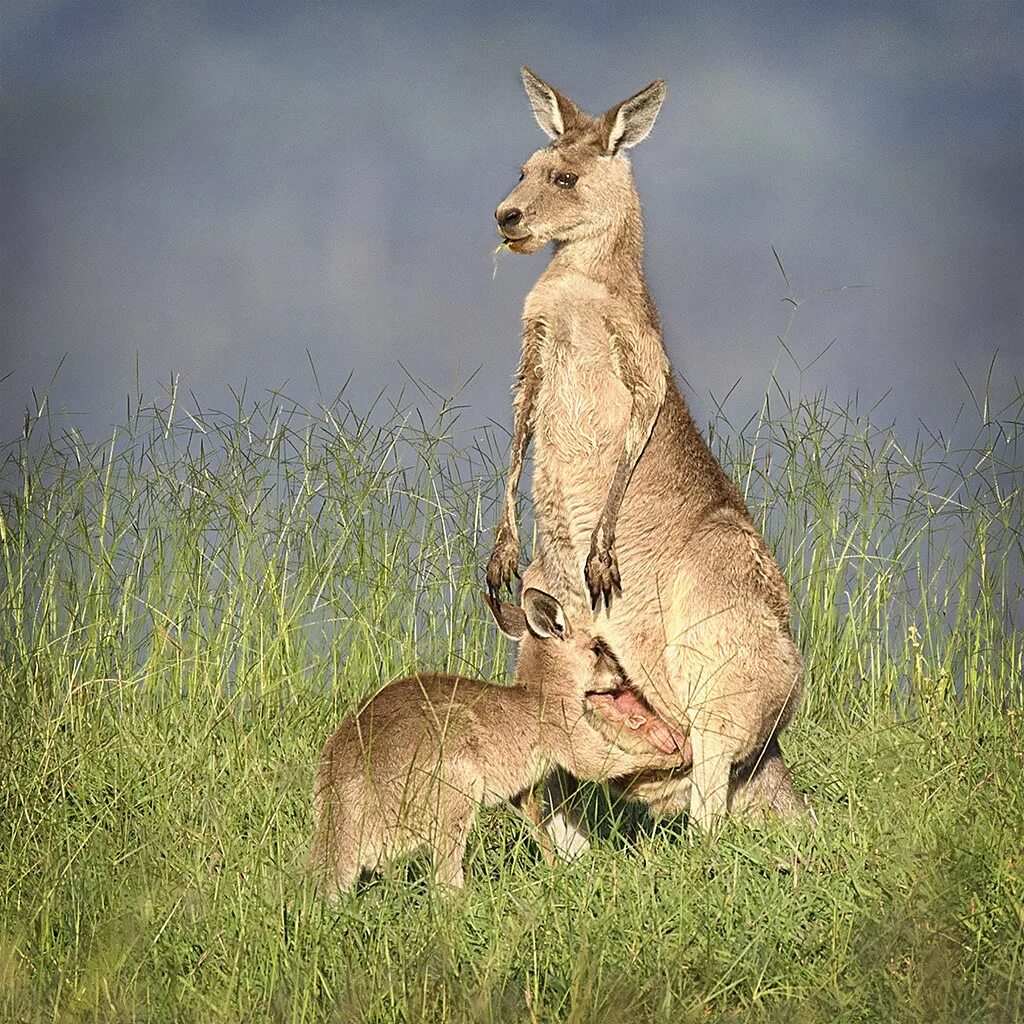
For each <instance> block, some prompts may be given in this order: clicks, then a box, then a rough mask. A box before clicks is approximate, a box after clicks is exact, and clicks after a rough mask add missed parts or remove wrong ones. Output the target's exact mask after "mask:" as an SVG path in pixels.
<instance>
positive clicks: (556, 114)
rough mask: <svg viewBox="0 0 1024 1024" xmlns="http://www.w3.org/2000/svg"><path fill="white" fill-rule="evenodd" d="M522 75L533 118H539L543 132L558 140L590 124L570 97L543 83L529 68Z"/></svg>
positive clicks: (538, 121) (538, 122) (524, 69)
mask: <svg viewBox="0 0 1024 1024" xmlns="http://www.w3.org/2000/svg"><path fill="white" fill-rule="evenodd" d="M522 75H523V85H524V87H525V88H526V95H527V96H528V97H529V98H530V106H532V107H533V116H534V117H535V118H537V124H539V125H540V127H541V131H543V132H546V133H547V134H548V135H549V136H550V137H551V138H552V139H557V138H558V136H559V135H562V134H563V133H564V132H567V131H568V130H569V129H570V128H582V127H583V126H584V125H586V124H587V123H588V121H589V118H588V117H587V115H586V114H584V113H583V111H582V110H580V108H579V107H577V106H576V104H575V103H573V101H572V100H571V99H569V97H568V96H563V95H562V94H561V93H560V92H559V91H558V90H557V89H555V88H554V87H553V86H550V85H548V83H547V82H544V81H541V79H539V78H538V77H537V76H536V75H535V74H534V73H533V72H532V71H531V70H530V69H529V68H526V67H524V68H523V70H522Z"/></svg>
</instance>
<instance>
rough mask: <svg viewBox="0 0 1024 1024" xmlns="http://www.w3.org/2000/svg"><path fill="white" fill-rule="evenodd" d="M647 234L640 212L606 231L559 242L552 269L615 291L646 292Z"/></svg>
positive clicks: (550, 265) (550, 268)
mask: <svg viewBox="0 0 1024 1024" xmlns="http://www.w3.org/2000/svg"><path fill="white" fill-rule="evenodd" d="M643 254H644V233H643V222H642V221H641V219H640V213H639V211H635V213H634V214H633V215H632V216H629V217H625V218H623V220H621V221H620V222H619V223H617V224H616V225H614V226H613V227H611V228H608V229H607V230H605V231H602V232H599V233H597V234H593V235H588V236H586V237H584V238H577V239H573V240H572V241H566V242H556V243H555V254H554V256H552V258H551V263H550V264H549V270H551V271H552V272H554V273H560V272H566V271H572V272H575V273H578V274H583V275H585V276H586V277H589V278H591V279H592V280H594V281H599V282H600V283H601V284H604V285H607V286H608V287H610V288H611V289H613V290H614V291H641V292H642V291H646V284H645V282H644V270H643Z"/></svg>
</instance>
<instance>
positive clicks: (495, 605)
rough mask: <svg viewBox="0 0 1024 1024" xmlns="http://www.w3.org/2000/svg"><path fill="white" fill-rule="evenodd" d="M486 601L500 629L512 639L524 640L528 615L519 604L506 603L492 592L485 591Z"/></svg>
mask: <svg viewBox="0 0 1024 1024" xmlns="http://www.w3.org/2000/svg"><path fill="white" fill-rule="evenodd" d="M484 603H485V604H486V605H487V607H488V608H490V609H491V614H492V615H493V616H494V621H495V622H496V623H497V624H498V629H500V630H501V631H502V633H504V634H505V636H507V637H510V638H511V639H512V640H522V639H523V636H524V634H525V633H526V615H525V613H524V612H523V609H522V608H520V607H519V605H517V604H506V603H505V602H504V601H495V600H494V598H493V597H491V595H490V594H488V593H486V592H485V593H484Z"/></svg>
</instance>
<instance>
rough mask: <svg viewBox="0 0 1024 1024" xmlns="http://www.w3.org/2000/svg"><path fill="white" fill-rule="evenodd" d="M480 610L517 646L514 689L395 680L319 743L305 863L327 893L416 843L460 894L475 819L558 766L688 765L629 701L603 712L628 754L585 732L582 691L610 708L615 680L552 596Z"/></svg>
mask: <svg viewBox="0 0 1024 1024" xmlns="http://www.w3.org/2000/svg"><path fill="white" fill-rule="evenodd" d="M487 602H488V605H489V607H490V608H491V611H492V613H493V614H494V617H495V619H496V620H497V622H498V625H499V627H500V628H501V629H502V631H503V632H505V633H506V634H508V635H509V636H511V637H512V638H513V639H516V640H523V645H522V648H521V651H520V658H519V666H518V673H517V678H518V679H519V680H520V682H521V684H522V685H516V686H497V685H493V684H489V683H486V682H483V681H481V680H478V679H467V678H465V677H462V676H451V675H436V674H421V675H415V676H410V677H409V678H406V679H399V680H396V681H394V682H392V683H389V684H388V685H387V686H385V687H384V688H383V689H382V690H380V691H379V692H378V693H377V694H376V695H375V696H374V697H372V698H371V699H370V700H369V701H368V702H367V703H366V704H364V705H363V707H362V708H361V709H360V710H359V711H358V712H356V714H354V715H352V716H351V717H349V718H347V719H346V720H345V721H344V722H342V724H341V725H340V726H339V728H338V729H337V731H336V732H335V733H334V734H333V735H332V736H331V738H330V739H329V740H328V741H327V745H326V746H325V747H324V750H323V755H322V759H321V762H320V766H319V768H318V770H317V773H316V781H315V784H314V788H313V810H314V819H315V825H314V835H313V844H312V850H311V855H310V859H311V865H312V868H313V870H314V872H315V873H316V874H317V875H318V876H319V879H320V880H321V882H322V884H323V886H324V889H325V891H326V893H327V895H329V896H337V895H338V894H340V893H342V892H344V891H345V890H347V889H349V888H350V887H351V886H352V885H353V884H354V883H355V882H356V880H357V879H358V877H359V874H360V872H361V871H362V870H363V869H372V868H375V867H377V866H379V865H383V864H386V863H388V862H390V861H392V860H394V859H396V858H398V857H401V856H404V855H407V854H410V853H413V852H414V851H416V850H419V849H422V848H424V847H426V848H428V849H429V850H430V851H431V853H432V855H433V860H434V871H435V877H436V879H437V881H439V882H443V883H447V884H449V885H454V886H461V885H462V884H463V873H462V857H463V853H464V852H465V848H466V840H467V837H468V836H469V831H470V828H471V827H472V825H473V821H474V819H475V817H476V812H477V809H478V808H479V807H481V806H484V807H486V806H490V805H493V804H497V803H500V802H502V801H504V800H509V799H513V798H515V797H517V796H520V795H525V794H526V793H528V792H529V791H530V789H531V787H532V786H533V785H534V784H535V783H537V782H538V781H539V780H541V779H542V778H544V777H545V776H546V775H547V774H548V773H549V771H550V770H551V769H552V767H554V766H556V765H558V766H560V767H563V768H566V769H567V770H569V771H571V772H572V773H573V774H574V775H576V776H577V777H579V778H585V779H606V778H610V777H613V776H619V775H623V774H626V773H631V772H635V771H639V770H642V769H643V768H644V767H663V768H670V767H674V766H678V765H680V764H682V763H684V762H685V761H686V759H687V758H688V757H689V750H688V747H687V745H686V741H685V737H678V736H676V735H675V734H674V733H672V732H671V730H669V729H668V727H667V726H666V725H665V724H664V723H663V722H661V721H660V720H659V719H657V718H656V717H655V716H654V715H653V713H652V714H650V715H648V714H645V713H644V708H643V707H642V706H638V705H636V704H635V703H633V702H621V699H620V703H622V710H621V713H619V714H616V713H615V710H614V707H613V708H612V709H611V710H608V711H606V713H605V715H604V717H605V719H606V721H605V723H604V728H605V729H606V730H607V729H608V724H607V722H608V721H615V720H618V721H619V722H620V723H621V724H622V725H623V726H624V728H625V731H626V733H627V734H628V735H629V743H630V746H632V747H633V748H634V752H627V751H626V750H624V749H622V748H620V747H617V746H615V745H613V743H611V742H609V741H608V740H606V739H603V738H602V736H601V734H600V733H598V732H597V731H596V730H594V729H593V728H592V727H591V726H590V725H589V724H588V722H587V721H586V719H585V716H584V706H585V705H586V704H587V695H588V694H594V695H601V696H600V698H599V702H600V701H603V702H604V703H605V704H612V705H614V703H615V699H616V697H615V695H618V694H619V693H620V692H621V689H622V686H623V680H622V677H621V674H620V671H619V668H618V665H617V663H616V661H615V658H614V656H613V655H612V654H611V653H610V652H609V651H608V649H607V648H606V646H605V645H604V643H603V642H602V641H601V640H600V638H597V637H595V636H593V635H592V634H591V633H589V632H587V631H585V630H582V629H579V630H573V628H572V626H571V625H570V623H569V621H568V619H567V617H566V615H565V613H564V611H563V609H562V606H561V605H560V604H559V603H558V601H556V600H555V598H553V597H551V596H550V595H549V594H546V593H544V592H543V591H540V590H536V589H532V588H531V589H527V590H526V591H525V593H524V594H523V607H522V608H520V607H518V606H515V605H509V604H504V603H500V602H493V601H492V600H491V599H489V598H488V599H487ZM607 694H611V695H613V696H612V697H606V696H604V695H607ZM612 735H614V732H613V733H612ZM636 751H639V752H636Z"/></svg>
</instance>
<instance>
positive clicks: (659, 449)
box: [487, 68, 802, 829]
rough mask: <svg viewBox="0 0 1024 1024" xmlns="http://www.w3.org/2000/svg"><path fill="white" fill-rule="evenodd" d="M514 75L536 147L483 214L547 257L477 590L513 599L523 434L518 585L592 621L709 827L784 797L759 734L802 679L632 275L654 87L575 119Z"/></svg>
mask: <svg viewBox="0 0 1024 1024" xmlns="http://www.w3.org/2000/svg"><path fill="white" fill-rule="evenodd" d="M522 76H523V83H524V85H525V87H526V93H527V96H528V97H529V100H530V103H531V105H532V107H533V112H534V115H535V117H536V119H537V122H538V124H539V125H540V127H541V129H542V130H543V131H544V132H545V133H546V134H547V135H548V136H549V137H550V138H551V140H552V141H551V143H550V144H549V145H548V146H546V147H544V148H543V149H540V150H538V151H537V152H535V153H534V154H533V155H532V156H531V157H530V158H529V159H528V160H527V161H526V163H525V164H524V165H523V168H522V174H521V176H520V179H519V184H518V185H517V186H516V187H515V188H514V189H513V190H512V192H511V193H509V195H508V197H507V198H506V199H505V200H504V202H502V203H501V205H500V206H499V207H498V208H497V210H496V212H495V216H496V218H497V221H498V228H499V231H500V233H501V236H502V238H503V240H504V242H505V243H506V245H507V247H508V248H509V249H511V250H512V251H513V252H517V253H532V252H536V251H537V250H539V249H541V248H542V247H543V246H544V245H546V244H547V243H549V242H552V243H554V251H553V255H552V256H551V260H550V262H549V264H548V266H547V269H546V270H545V271H544V272H543V273H542V274H541V276H540V278H539V280H538V281H537V283H536V284H535V285H534V287H533V289H532V290H531V291H530V293H529V294H528V295H527V297H526V303H525V307H524V312H523V349H522V358H521V360H520V364H519V368H518V372H517V375H516V378H515V384H514V388H513V390H514V399H513V411H514V417H513V419H514V422H513V434H512V446H511V457H510V464H509V472H508V479H507V485H506V490H505V498H504V503H503V507H502V512H501V517H500V520H499V524H498V527H497V530H496V534H495V543H494V550H493V553H492V555H491V557H490V560H489V562H488V565H487V584H488V588H489V590H490V592H491V593H492V594H493V595H497V594H498V593H499V592H500V590H501V589H502V588H503V587H506V586H507V587H509V588H510V589H511V581H512V577H513V575H514V574H515V573H516V570H517V566H518V562H519V553H520V544H519V536H518V530H517V525H516V496H517V491H518V486H519V480H520V476H521V473H522V468H523V461H524V458H525V455H526V452H527V448H528V446H529V444H530V442H531V440H533V442H534V469H533V504H534V512H535V516H536V521H537V527H538V550H537V553H536V557H535V559H534V561H533V562H532V564H531V565H530V566H529V568H528V569H527V571H526V574H525V576H524V579H523V586H524V587H526V586H534V587H541V588H543V589H545V590H547V591H551V592H552V593H555V594H557V595H558V596H559V597H560V598H561V600H562V601H563V602H565V604H566V606H567V608H568V609H569V610H570V611H571V613H572V614H573V615H574V616H577V617H579V616H583V615H585V614H590V613H591V612H594V613H595V614H599V615H600V614H603V615H605V616H606V620H605V621H603V622H602V627H601V632H602V635H603V636H605V637H606V639H607V641H608V643H609V644H610V645H611V647H612V648H613V649H614V650H615V652H616V655H617V657H618V658H619V661H620V662H621V665H622V668H623V669H624V672H625V675H626V677H628V678H629V679H631V680H632V681H633V683H634V684H635V686H636V688H637V689H638V691H639V692H640V693H641V694H642V695H643V696H644V697H645V698H646V700H647V701H648V702H649V704H650V705H651V706H652V707H653V708H655V709H656V710H657V713H658V714H659V716H660V717H661V718H663V719H664V720H665V721H667V722H669V723H672V724H673V726H674V727H676V728H678V729H679V730H680V731H681V732H683V733H688V735H689V738H690V742H691V744H692V750H693V772H692V783H693V784H692V787H690V786H689V781H687V782H686V787H688V788H689V789H690V794H689V797H688V799H689V809H690V815H691V818H692V819H694V820H696V821H697V822H698V823H699V824H700V825H701V826H702V827H703V828H705V829H709V828H711V827H712V825H713V823H714V821H715V820H716V819H717V817H718V816H720V815H721V814H723V813H725V812H726V811H727V810H728V808H729V806H730V803H731V802H732V800H733V798H736V800H737V801H738V802H743V798H742V797H741V796H740V795H739V793H738V790H739V789H742V788H744V787H748V788H749V795H756V794H758V793H762V794H763V793H765V792H768V791H769V790H771V791H772V792H774V793H775V797H774V798H773V799H774V801H775V803H776V804H777V805H778V806H783V805H785V804H786V803H787V801H788V802H792V803H794V804H796V803H799V800H798V799H797V797H796V794H795V793H794V792H793V791H792V782H791V780H790V778H789V773H788V771H787V770H786V768H785V765H784V764H783V763H782V760H781V754H780V753H779V749H778V743H777V739H776V737H777V735H778V733H779V731H780V730H781V729H782V728H783V727H784V726H785V725H786V724H787V722H788V721H789V719H790V717H791V716H792V714H793V711H794V709H795V707H796V704H797V702H798V700H799V697H800V692H801V686H802V663H801V658H800V654H799V651H798V650H797V648H796V646H795V644H794V643H793V640H792V638H791V636H790V632H789V593H788V590H787V587H786V583H785V580H784V579H783V577H782V573H781V572H780V571H779V568H778V566H777V564H776V562H775V560H774V558H773V556H772V554H771V552H770V551H769V550H768V547H767V546H766V544H765V542H764V540H763V538H762V537H761V535H760V534H759V533H758V531H757V529H756V527H755V526H754V523H753V521H752V519H751V517H750V513H749V511H748V509H747V506H746V504H745V502H744V500H743V498H742V496H741V495H740V493H739V491H738V490H737V488H736V486H735V485H734V484H733V482H732V481H731V480H730V479H729V477H728V476H727V475H726V473H725V472H724V470H723V469H722V467H721V465H720V464H719V463H718V461H717V460H716V459H715V457H714V455H713V454H712V453H711V450H710V449H709V448H708V446H707V444H706V443H705V441H704V438H703V437H702V436H701V434H700V432H699V430H698V429H697V427H696V426H695V425H694V422H693V419H692V417H691V416H690V412H689V409H688V407H687V405H686V402H685V400H684V398H683V396H682V394H681V393H680V391H679V388H678V387H677V385H676V382H675V380H674V378H673V374H672V370H671V367H670V364H669V360H668V355H667V353H666V351H665V347H664V344H663V342H662V336H661V327H660V324H659V320H658V314H657V311H656V309H655V306H654V302H653V301H652V299H651V296H650V294H649V292H648V289H647V284H646V281H645V279H644V272H643V266H642V259H643V220H642V217H641V212H640V200H639V197H638V195H637V191H636V186H635V184H634V181H633V176H632V172H631V170H630V164H629V160H628V157H627V151H628V150H629V149H631V148H632V147H634V146H636V145H637V144H638V143H639V142H642V141H643V140H644V139H645V138H646V137H647V135H648V134H649V132H650V131H651V129H652V127H653V126H654V122H655V118H656V117H657V114H658V111H659V109H660V108H661V104H662V101H663V100H664V97H665V85H664V83H663V82H662V81H655V82H652V83H651V84H650V85H648V86H647V87H646V88H645V89H643V90H641V91H640V92H638V93H637V94H636V95H635V96H632V97H630V98H629V99H627V100H625V101H624V102H622V103H620V104H618V105H617V106H614V107H612V108H611V109H610V110H609V111H607V112H606V113H605V114H603V115H602V116H601V117H598V118H592V117H590V116H588V115H587V114H585V113H583V111H581V110H580V109H579V107H577V106H576V105H575V104H574V103H573V102H572V101H571V100H570V99H568V98H567V97H566V96H564V95H562V93H560V92H559V91H558V90H556V89H555V88H553V87H552V86H550V85H548V84H547V83H546V82H544V81H542V80H541V79H539V78H538V77H537V76H536V75H534V74H533V73H532V72H531V71H530V69H529V68H523V70H522ZM613 598H614V600H613ZM760 772H767V773H768V774H767V776H766V778H771V779H773V780H774V781H775V785H774V788H773V787H767V786H766V785H762V784H761V782H762V780H759V779H757V778H755V776H757V775H758V773H760ZM780 787H781V789H780ZM783 791H785V795H784V796H780V794H781V793H782V792H783Z"/></svg>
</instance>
